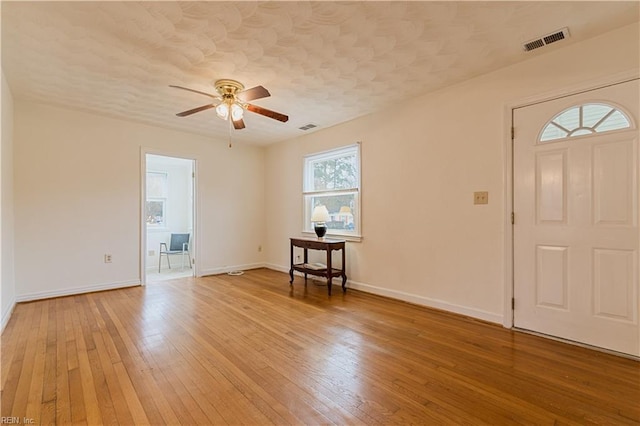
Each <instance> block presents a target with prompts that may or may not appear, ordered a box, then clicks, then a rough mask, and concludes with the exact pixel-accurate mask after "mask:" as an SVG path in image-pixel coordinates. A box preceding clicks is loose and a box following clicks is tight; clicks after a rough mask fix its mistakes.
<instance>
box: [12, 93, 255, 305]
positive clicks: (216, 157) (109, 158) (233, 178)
mask: <svg viewBox="0 0 640 426" xmlns="http://www.w3.org/2000/svg"><path fill="white" fill-rule="evenodd" d="M14 107H15V130H14V140H15V145H14V149H15V162H14V169H15V217H16V220H15V241H16V247H15V270H16V293H17V299H18V300H29V299H34V298H42V297H46V296H52V295H59V294H67V293H77V292H81V291H89V290H95V289H99V288H111V287H118V286H126V285H133V284H137V283H139V282H140V274H141V271H140V264H141V262H140V250H141V248H140V247H141V241H140V240H141V216H140V208H141V200H140V196H141V195H140V193H141V164H142V163H141V155H142V154H141V151H142V149H141V147H144V148H145V149H149V150H153V151H154V152H158V153H164V154H166V155H175V156H185V157H189V158H194V159H196V167H197V173H198V195H197V198H198V201H199V204H198V211H197V216H198V220H199V226H198V229H199V230H200V239H199V240H198V243H199V249H198V250H197V252H198V258H197V271H198V272H199V274H208V273H215V272H223V271H224V270H225V268H226V269H235V268H237V267H240V266H242V267H250V266H252V265H260V264H261V263H262V262H263V260H264V259H263V257H262V256H263V253H259V252H258V250H257V247H258V246H259V245H260V244H264V233H263V231H262V228H263V227H262V223H263V205H264V185H263V183H262V177H263V176H264V150H263V149H261V148H255V147H247V146H243V145H241V144H236V145H234V147H233V148H232V149H229V148H228V147H227V144H226V143H225V142H222V141H215V140H212V139H210V138H206V137H203V136H198V135H193V134H187V133H182V132H176V131H171V130H166V129H162V128H157V127H152V126H147V125H143V124H138V123H134V122H128V121H124V120H118V119H112V118H106V117H101V116H97V115H93V114H89V113H84V112H80V111H72V110H68V109H63V108H58V107H52V106H46V105H40V104H37V103H32V102H26V101H22V100H19V99H16V100H15V103H14ZM106 253H110V254H112V256H113V263H111V264H105V263H104V261H103V256H104V254H106Z"/></svg>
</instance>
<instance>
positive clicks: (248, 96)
mask: <svg viewBox="0 0 640 426" xmlns="http://www.w3.org/2000/svg"><path fill="white" fill-rule="evenodd" d="M269 96H271V93H269V91H268V90H267V89H265V88H264V87H262V86H256V87H252V88H251V89H247V90H245V91H243V92H240V93H239V94H238V99H240V100H241V101H243V102H249V101H254V100H256V99H262V98H267V97H269Z"/></svg>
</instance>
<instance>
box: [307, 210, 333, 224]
mask: <svg viewBox="0 0 640 426" xmlns="http://www.w3.org/2000/svg"><path fill="white" fill-rule="evenodd" d="M329 219H330V218H329V210H327V208H326V207H325V206H316V208H314V209H313V214H312V215H311V222H328V221H329Z"/></svg>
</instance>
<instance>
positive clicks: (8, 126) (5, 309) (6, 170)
mask: <svg viewBox="0 0 640 426" xmlns="http://www.w3.org/2000/svg"><path fill="white" fill-rule="evenodd" d="M0 92H1V94H2V147H1V149H0V160H1V163H0V164H1V165H0V188H1V189H0V190H1V191H2V194H1V197H0V217H1V225H0V238H1V241H2V244H1V246H0V277H1V278H0V279H2V285H1V286H0V320H1V322H0V329H4V326H5V325H6V324H7V322H8V321H9V316H10V314H11V311H12V310H13V306H14V304H15V296H16V288H15V269H14V263H13V261H14V214H13V98H12V96H11V90H10V89H9V86H8V85H7V81H6V80H5V77H4V73H2V89H1V90H0Z"/></svg>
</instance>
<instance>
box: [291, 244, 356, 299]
mask: <svg viewBox="0 0 640 426" xmlns="http://www.w3.org/2000/svg"><path fill="white" fill-rule="evenodd" d="M294 247H300V248H302V249H304V257H303V262H302V263H294V261H293V259H294V258H293V248H294ZM344 247H345V241H344V240H333V239H329V238H324V239H322V240H319V239H317V238H291V269H290V270H289V276H290V277H291V280H290V281H289V284H290V285H293V271H298V272H302V273H303V274H304V283H305V285H306V283H307V274H311V275H316V276H320V277H325V278H326V279H327V291H328V292H329V296H331V281H332V279H333V277H342V292H346V291H347V287H346V284H347V274H346V272H345V269H346V266H347V264H346V261H345V249H344ZM309 249H311V250H323V251H325V252H326V253H327V265H326V266H327V267H326V268H324V269H312V268H309V267H308V266H307V265H308V262H309V256H308V250H309ZM334 250H342V268H341V269H337V268H334V267H332V266H331V252H332V251H334Z"/></svg>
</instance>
